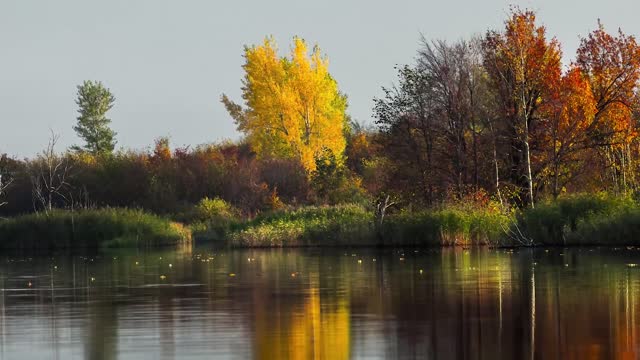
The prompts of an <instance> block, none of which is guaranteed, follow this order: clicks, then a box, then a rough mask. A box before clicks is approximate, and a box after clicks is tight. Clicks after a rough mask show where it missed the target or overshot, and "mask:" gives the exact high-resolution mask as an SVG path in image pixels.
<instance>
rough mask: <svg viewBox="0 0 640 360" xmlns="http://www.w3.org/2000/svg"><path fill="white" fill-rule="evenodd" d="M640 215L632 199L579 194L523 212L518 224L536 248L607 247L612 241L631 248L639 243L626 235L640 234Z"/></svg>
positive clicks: (639, 208)
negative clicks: (541, 246) (582, 245)
mask: <svg viewBox="0 0 640 360" xmlns="http://www.w3.org/2000/svg"><path fill="white" fill-rule="evenodd" d="M639 212H640V206H638V203H637V202H635V201H634V200H633V199H631V198H628V197H616V196H610V195H607V194H578V195H573V196H567V197H565V198H561V199H558V200H555V201H548V202H542V203H539V204H538V205H537V206H536V208H535V209H528V210H525V211H522V212H521V213H520V214H519V215H518V224H519V226H520V229H521V230H522V232H523V233H524V234H525V235H526V236H527V237H528V238H530V239H531V240H533V242H534V244H536V245H579V244H584V245H587V244H588V245H607V244H610V243H612V241H611V239H612V238H616V239H617V240H616V241H617V243H618V244H631V243H633V242H635V241H634V239H633V238H629V237H628V236H627V235H626V234H631V233H638V232H640V228H639V227H638V226H640V222H638V221H635V218H637V216H638V215H637V214H638V213H639ZM623 238H624V239H623ZM639 240H640V239H639Z"/></svg>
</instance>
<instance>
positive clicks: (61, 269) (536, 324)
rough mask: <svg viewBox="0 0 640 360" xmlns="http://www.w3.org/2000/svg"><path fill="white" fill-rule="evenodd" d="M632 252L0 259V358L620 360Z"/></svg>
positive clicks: (632, 315)
mask: <svg viewBox="0 0 640 360" xmlns="http://www.w3.org/2000/svg"><path fill="white" fill-rule="evenodd" d="M639 258H640V250H638V249H607V250H605V249H549V250H544V249H542V250H535V251H532V250H515V251H509V250H487V249H476V250H462V249H445V250H406V251H404V252H403V251H398V250H384V251H375V250H349V251H347V252H345V251H336V250H243V251H214V250H211V249H196V250H195V251H194V252H146V253H126V252H123V253H104V254H97V255H90V256H86V255H85V256H54V257H32V258H29V257H20V256H6V257H4V258H1V259H0V287H1V288H2V292H1V293H0V356H1V357H2V358H3V359H4V358H8V359H10V358H20V359H42V358H56V359H73V358H78V359H80V358H88V359H116V358H149V359H173V358H190V357H191V358H201V357H205V356H206V357H209V358H211V357H213V358H257V359H288V358H290V359H348V358H408V359H410V358H421V359H423V358H438V359H463V358H464V359H483V358H484V359H521V358H529V359H589V358H596V359H599V358H618V359H635V358H638V357H639V356H640V354H639V353H638V346H639V345H640V337H639V336H640V334H639V333H638V321H639V318H638V316H637V314H638V311H639V310H640V304H639V303H638V301H637V297H638V293H639V291H640V268H639V267H635V266H634V265H633V264H635V263H637V262H640V261H639Z"/></svg>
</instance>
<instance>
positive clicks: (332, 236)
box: [228, 205, 375, 247]
mask: <svg viewBox="0 0 640 360" xmlns="http://www.w3.org/2000/svg"><path fill="white" fill-rule="evenodd" d="M374 238H375V237H374V229H373V218H372V214H371V213H370V212H369V211H367V209H365V208H364V207H362V206H358V205H337V206H310V207H304V208H300V209H297V210H293V211H278V212H273V213H269V214H265V215H262V216H259V217H257V218H255V219H253V220H250V221H248V222H246V223H244V224H241V225H239V226H238V227H237V228H236V229H233V230H232V231H231V233H230V234H229V238H228V240H229V244H230V245H231V246H236V247H285V246H338V245H346V246H349V245H351V246H357V245H368V244H371V243H372V239H374Z"/></svg>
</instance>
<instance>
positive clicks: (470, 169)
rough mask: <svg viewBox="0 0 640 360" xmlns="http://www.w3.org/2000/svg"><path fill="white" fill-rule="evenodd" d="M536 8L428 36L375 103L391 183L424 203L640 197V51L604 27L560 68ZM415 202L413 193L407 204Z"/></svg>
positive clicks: (632, 41)
mask: <svg viewBox="0 0 640 360" xmlns="http://www.w3.org/2000/svg"><path fill="white" fill-rule="evenodd" d="M561 60H562V52H561V46H560V44H559V42H558V41H557V40H556V39H555V38H549V37H548V35H547V33H546V29H545V27H544V26H541V25H540V24H539V23H538V22H537V20H536V16H535V14H534V13H533V12H532V11H522V10H519V9H513V12H512V14H511V16H510V17H509V18H508V19H507V21H506V22H505V27H504V29H503V30H501V31H488V32H487V33H486V35H485V36H483V37H477V38H473V39H471V40H465V41H459V42H457V43H453V44H449V43H446V42H444V41H429V40H427V39H423V45H422V47H421V49H420V50H419V52H418V56H417V60H416V63H415V64H414V65H408V66H402V67H400V68H399V69H398V81H397V85H395V86H394V87H392V88H389V89H385V93H386V95H385V96H384V97H383V98H381V99H377V100H376V106H375V116H376V118H377V124H378V125H379V130H380V133H379V134H377V136H378V137H379V138H380V139H381V140H382V143H383V144H384V145H383V147H384V149H385V159H386V161H388V164H389V169H390V171H391V172H392V176H391V178H392V179H393V181H392V182H391V183H389V184H388V185H389V186H390V187H391V189H393V190H394V191H396V192H397V193H399V194H403V195H409V198H410V199H412V200H414V201H415V200H417V199H421V200H422V201H423V203H425V204H434V203H438V202H440V201H442V200H444V199H447V198H449V197H454V198H458V199H460V198H463V197H464V196H465V194H472V193H474V192H477V191H479V190H481V189H485V190H487V191H488V192H490V193H492V194H494V197H495V198H496V199H497V200H499V201H500V202H502V203H511V204H517V205H518V206H526V205H529V206H534V204H535V201H536V200H537V199H539V198H542V197H548V196H552V197H557V196H559V195H560V194H562V193H566V192H589V191H599V190H608V191H612V192H617V193H621V192H633V191H636V190H637V187H638V182H637V177H636V176H635V174H636V173H637V171H638V165H639V163H638V156H639V155H640V152H639V150H640V147H639V146H638V145H640V143H639V142H638V137H637V133H638V131H637V130H638V119H639V118H638V105H639V101H638V100H639V98H638V87H637V86H638V79H639V77H640V47H639V46H638V44H637V43H636V40H635V38H634V37H633V36H630V35H626V34H624V33H623V32H622V31H619V32H618V33H617V34H609V33H608V32H606V30H605V29H604V27H603V26H602V24H600V23H598V28H597V29H596V30H594V31H593V32H591V33H590V34H588V35H587V36H586V37H584V38H582V39H581V41H580V46H579V47H578V51H577V54H576V56H575V60H574V61H573V62H572V63H570V64H562V61H561ZM405 199H406V200H407V201H409V199H407V197H406V196H405Z"/></svg>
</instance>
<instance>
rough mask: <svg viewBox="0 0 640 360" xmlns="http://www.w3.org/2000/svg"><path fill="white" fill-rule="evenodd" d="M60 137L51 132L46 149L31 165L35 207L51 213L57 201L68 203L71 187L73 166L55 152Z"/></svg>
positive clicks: (30, 173) (30, 171) (30, 172)
mask: <svg viewBox="0 0 640 360" xmlns="http://www.w3.org/2000/svg"><path fill="white" fill-rule="evenodd" d="M59 138H60V137H59V136H58V135H56V134H55V133H53V131H51V137H50V138H49V142H48V144H47V147H46V149H45V150H44V151H43V152H42V153H41V154H40V155H38V156H37V157H36V159H35V160H34V161H32V162H31V164H30V165H29V175H30V179H31V185H32V193H33V202H34V207H36V204H37V205H39V206H41V207H42V209H44V211H45V213H49V212H50V211H51V210H52V209H53V205H54V202H55V200H56V199H61V200H62V201H64V202H65V203H66V202H68V199H67V195H68V190H70V188H71V185H70V184H69V182H68V178H69V173H70V170H71V164H70V162H69V160H68V159H67V158H66V157H65V156H63V155H59V154H57V153H56V151H55V147H56V143H57V142H58V140H59Z"/></svg>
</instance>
